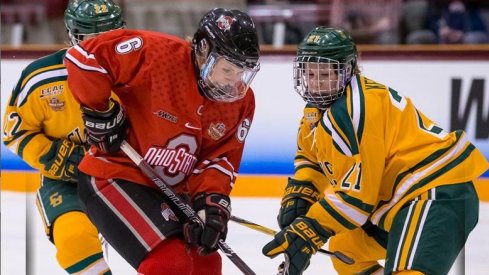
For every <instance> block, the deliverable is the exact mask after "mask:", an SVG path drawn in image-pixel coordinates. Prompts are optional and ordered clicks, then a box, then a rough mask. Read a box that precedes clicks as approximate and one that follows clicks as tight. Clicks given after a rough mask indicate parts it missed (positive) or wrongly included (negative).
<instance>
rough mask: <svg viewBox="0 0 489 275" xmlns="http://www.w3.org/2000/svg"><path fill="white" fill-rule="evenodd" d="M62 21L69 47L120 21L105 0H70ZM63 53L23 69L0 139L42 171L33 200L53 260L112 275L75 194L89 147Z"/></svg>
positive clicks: (68, 267) (116, 8)
mask: <svg viewBox="0 0 489 275" xmlns="http://www.w3.org/2000/svg"><path fill="white" fill-rule="evenodd" d="M65 24H66V28H67V30H68V35H69V37H70V41H71V44H72V45H76V44H78V42H80V41H82V40H85V39H88V38H90V37H93V36H96V35H97V34H99V33H102V32H106V31H110V30H113V29H119V28H122V27H123V26H124V22H123V20H122V12H121V9H120V7H119V6H117V5H116V4H115V3H114V2H112V0H90V1H88V0H81V1H70V2H69V4H68V7H67V9H66V11H65ZM65 53H66V49H63V50H60V51H58V52H56V53H53V54H51V55H48V56H45V57H43V58H40V59H38V60H36V61H34V62H32V63H31V64H29V65H28V66H27V67H26V68H25V69H24V70H23V72H22V74H21V76H20V79H19V81H18V83H17V85H16V86H15V88H14V89H13V91H12V94H11V96H10V99H9V101H8V103H7V107H6V111H5V114H4V125H5V128H4V136H3V142H4V143H5V145H6V146H7V147H8V148H9V149H10V150H11V151H13V152H14V153H15V154H17V155H19V156H20V157H21V158H22V159H24V161H25V162H27V163H28V164H29V165H31V166H32V167H33V168H36V169H38V170H39V172H40V173H41V187H40V189H39V190H38V192H37V196H36V204H37V206H38V209H39V213H40V215H41V217H42V220H43V222H44V225H45V231H46V234H47V236H48V238H49V240H50V241H51V242H52V243H53V244H54V245H55V246H56V250H57V252H56V258H57V261H58V263H59V265H60V266H61V267H62V268H63V269H64V270H66V272H68V273H70V274H72V273H76V274H111V271H110V269H109V266H108V265H107V263H106V262H105V260H104V258H103V253H102V247H101V243H100V240H99V238H98V231H97V229H96V228H95V226H94V225H93V224H92V223H91V222H90V220H89V219H88V217H87V215H85V214H84V213H83V212H82V208H81V205H80V202H79V199H78V192H77V175H78V168H77V166H78V162H79V161H80V160H81V159H82V158H83V156H84V154H85V152H86V149H87V148H88V147H87V146H86V144H85V137H84V127H83V121H82V116H81V111H80V106H79V104H78V103H77V102H76V101H75V99H74V98H73V95H72V94H71V92H70V90H69V88H68V84H67V72H66V68H65V66H64V64H63V58H64V56H65Z"/></svg>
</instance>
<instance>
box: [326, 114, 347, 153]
mask: <svg viewBox="0 0 489 275" xmlns="http://www.w3.org/2000/svg"><path fill="white" fill-rule="evenodd" d="M328 112H329V111H328ZM323 122H324V125H326V128H328V130H329V131H330V132H331V137H332V138H333V141H334V142H336V144H338V146H339V147H340V149H341V151H343V153H345V154H346V155H347V156H349V157H351V156H352V155H353V154H352V153H351V151H350V147H348V145H347V144H346V143H345V142H344V141H343V139H342V138H341V136H340V134H338V133H337V132H336V131H335V129H334V128H333V125H332V124H331V121H330V120H329V119H328V115H327V113H326V114H324V115H323Z"/></svg>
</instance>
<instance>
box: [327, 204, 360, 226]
mask: <svg viewBox="0 0 489 275" xmlns="http://www.w3.org/2000/svg"><path fill="white" fill-rule="evenodd" d="M319 204H320V205H321V207H322V208H323V209H324V210H325V211H326V212H327V213H328V214H329V215H330V216H331V217H332V218H333V219H335V221H336V222H338V223H340V224H341V225H342V226H343V227H345V228H347V229H349V230H352V229H355V228H357V227H358V226H356V225H355V224H353V223H352V222H350V221H348V220H347V219H346V218H344V217H343V215H341V214H340V213H338V212H337V211H336V210H335V209H334V208H333V207H331V205H329V204H328V203H327V202H326V201H325V200H324V199H320V200H319Z"/></svg>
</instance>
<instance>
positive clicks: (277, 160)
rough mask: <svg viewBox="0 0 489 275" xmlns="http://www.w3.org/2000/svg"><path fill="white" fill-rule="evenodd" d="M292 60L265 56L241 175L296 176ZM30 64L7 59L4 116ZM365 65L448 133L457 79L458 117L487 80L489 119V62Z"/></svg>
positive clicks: (298, 107)
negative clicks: (475, 85)
mask: <svg viewBox="0 0 489 275" xmlns="http://www.w3.org/2000/svg"><path fill="white" fill-rule="evenodd" d="M292 58H293V57H292V56H284V57H267V56H265V57H264V58H263V59H262V62H261V70H260V72H259V73H258V74H257V76H256V78H255V80H254V81H253V83H252V87H253V89H254V90H255V96H256V112H255V117H254V121H253V125H252V127H251V130H250V133H249V135H248V137H247V140H246V146H245V150H244V155H243V160H242V166H241V171H240V172H242V173H247V174H257V173H264V174H288V173H293V166H292V162H293V158H294V156H295V155H294V154H295V148H296V144H295V142H296V134H297V128H298V125H299V119H300V117H301V116H302V109H303V106H304V102H303V101H302V99H301V98H300V97H299V96H298V95H297V94H296V93H295V92H294V90H293V85H292V84H293V81H292ZM30 61H32V60H2V63H1V72H2V79H1V96H2V97H1V99H2V101H1V104H2V114H3V110H4V106H5V104H6V102H7V100H8V97H9V95H10V92H11V90H12V88H13V86H14V85H15V83H16V81H17V80H18V78H19V75H20V72H21V70H22V68H23V67H24V66H26V65H27V64H28V63H29V62H30ZM360 65H361V69H362V70H363V71H364V73H365V75H366V76H367V77H369V78H371V79H373V80H376V81H378V82H380V83H383V84H386V85H389V86H390V87H392V88H393V89H395V90H396V91H397V92H399V93H400V94H403V95H405V96H407V97H410V98H411V99H412V100H413V101H414V103H415V104H416V105H417V107H418V108H419V109H420V110H421V111H422V112H423V113H425V114H426V115H428V116H429V117H430V118H432V119H433V120H434V121H435V122H437V123H438V125H439V126H441V127H443V128H444V129H445V130H449V129H450V117H451V110H450V106H451V89H452V87H451V81H452V79H461V80H462V89H461V94H462V96H461V98H462V99H461V102H460V103H459V106H460V109H459V112H462V111H463V110H464V109H465V105H466V103H465V102H466V98H467V95H468V94H469V90H470V85H471V83H472V81H473V80H474V79H483V80H484V81H485V87H484V90H483V91H482V92H483V93H484V99H483V103H482V117H483V118H487V119H488V120H489V61H419V60H416V61H408V60H405V61H365V62H361V63H360ZM473 105H475V104H473ZM475 109H476V108H475V106H472V108H471V112H470V113H469V117H468V122H467V125H466V129H465V130H466V132H467V136H468V138H469V139H470V140H471V141H472V142H473V143H474V144H475V145H476V146H477V147H478V148H479V149H480V150H481V151H482V152H483V153H484V155H485V156H486V157H487V158H489V137H486V138H481V139H476V138H475V125H476V112H475ZM459 116H461V114H459ZM2 121H3V120H2ZM2 123H3V122H2ZM486 127H487V126H486ZM2 153H3V158H4V160H3V161H2V163H3V164H4V165H5V164H6V163H5V161H11V159H13V155H12V154H11V153H10V152H8V150H6V148H5V146H3V144H2ZM486 176H489V174H488V173H486Z"/></svg>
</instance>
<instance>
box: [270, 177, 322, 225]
mask: <svg viewBox="0 0 489 275" xmlns="http://www.w3.org/2000/svg"><path fill="white" fill-rule="evenodd" d="M321 197H322V195H320V194H319V192H318V190H317V189H316V187H315V186H314V184H312V182H310V181H299V180H295V179H293V178H289V181H288V183H287V186H286V187H285V192H284V195H283V198H282V202H281V203H280V204H281V206H280V210H279V212H278V216H277V221H278V225H279V226H280V229H284V228H285V227H287V226H288V225H289V224H290V223H292V221H294V220H295V219H296V218H297V217H299V216H303V215H305V214H306V213H307V211H309V208H310V207H311V205H312V204H313V203H315V202H317V201H318V200H319V199H320V198H321Z"/></svg>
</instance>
